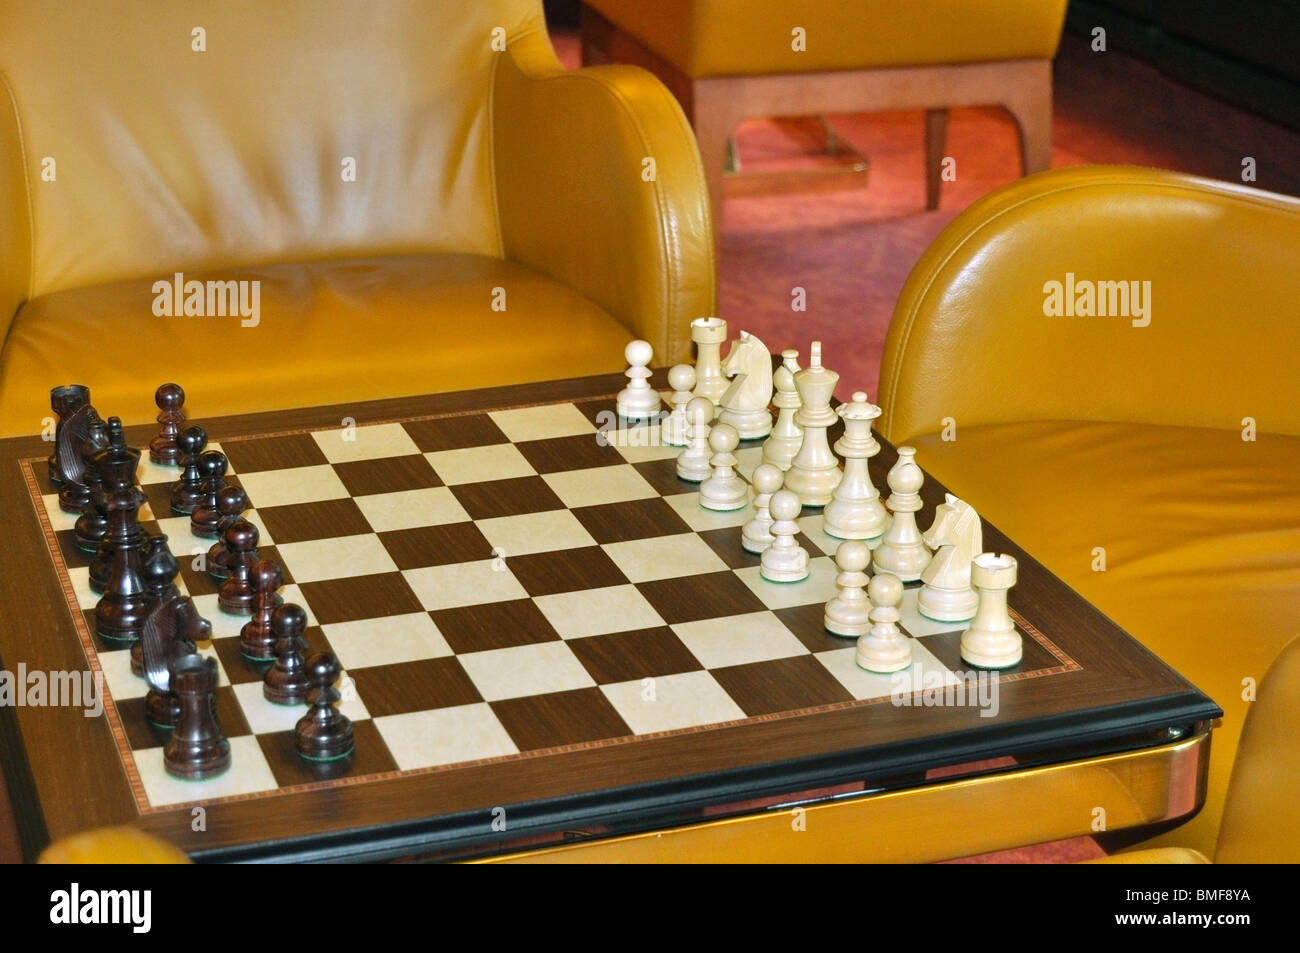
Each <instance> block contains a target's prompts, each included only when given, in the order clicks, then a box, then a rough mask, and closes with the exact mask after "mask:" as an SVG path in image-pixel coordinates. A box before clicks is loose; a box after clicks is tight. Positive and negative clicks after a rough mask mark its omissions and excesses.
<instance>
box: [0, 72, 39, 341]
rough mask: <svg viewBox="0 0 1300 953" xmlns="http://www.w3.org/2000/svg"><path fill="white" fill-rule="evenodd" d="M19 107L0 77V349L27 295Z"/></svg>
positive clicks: (27, 228)
mask: <svg viewBox="0 0 1300 953" xmlns="http://www.w3.org/2000/svg"><path fill="white" fill-rule="evenodd" d="M27 158H28V157H27V156H26V154H25V150H24V148H23V140H22V130H21V128H20V127H19V124H18V105H17V103H16V102H15V100H14V96H13V91H12V89H10V87H9V80H8V78H7V77H6V76H5V75H4V74H3V73H0V346H2V345H3V342H4V340H5V337H6V336H7V335H8V333H9V326H10V324H12V323H13V319H14V315H15V314H17V313H18V309H19V308H20V307H21V306H22V304H23V302H24V301H26V300H27V298H28V296H29V294H30V288H29V285H30V283H31V271H32V217H31V194H30V191H29V189H30V186H29V178H28V174H29V171H30V170H29V168H28V166H27Z"/></svg>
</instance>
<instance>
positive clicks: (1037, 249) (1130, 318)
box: [880, 166, 1300, 443]
mask: <svg viewBox="0 0 1300 953" xmlns="http://www.w3.org/2000/svg"><path fill="white" fill-rule="evenodd" d="M1297 259H1300V200H1297V199H1294V198H1289V197H1284V196H1280V195H1272V194H1269V193H1266V192H1261V191H1258V190H1256V189H1251V188H1247V187H1244V186H1239V185H1233V184H1230V183H1227V182H1217V181H1211V180H1208V179H1201V178H1196V177H1193V176H1188V175H1181V174H1178V173H1173V172H1164V171H1160V170H1157V169H1140V168H1130V167H1118V166H1084V167H1079V168H1070V169H1059V170H1055V171H1052V172H1045V173H1042V174H1040V175H1035V176H1031V177H1029V178H1027V179H1023V180H1021V181H1020V182H1017V183H1015V184H1014V185H1011V186H1009V187H1007V188H1004V189H1000V190H999V191H997V192H995V193H993V194H992V195H990V196H988V197H986V198H984V199H983V200H981V201H979V202H976V203H975V204H974V205H972V206H971V207H970V208H969V209H967V210H966V211H965V212H963V213H962V214H961V215H959V216H957V218H956V219H954V220H953V222H952V223H951V224H950V225H949V226H948V227H947V228H946V229H945V230H944V231H943V232H942V233H941V234H940V236H939V237H938V238H937V239H936V240H935V242H934V244H933V245H931V246H930V248H929V249H928V250H927V251H926V253H925V254H924V255H922V256H921V260H920V261H919V262H918V263H917V265H916V267H915V268H914V269H913V271H912V273H911V275H910V276H909V277H908V279H907V282H906V284H905V285H904V286H903V291H902V293H901V295H900V296H899V300H898V305H897V307H896V309H895V311H894V317H893V322H892V324H891V325H890V329H889V335H888V337H887V339H886V342H885V354H884V360H883V364H882V367H881V374H880V403H881V404H882V406H883V408H884V414H883V415H882V417H881V420H880V428H881V432H882V433H884V434H885V435H886V436H887V437H889V438H890V439H891V440H893V441H894V442H895V443H897V442H899V441H907V440H910V439H912V438H914V437H916V436H919V435H922V434H927V433H936V432H938V431H940V430H941V429H943V427H944V424H943V422H942V421H943V420H944V418H948V417H951V418H953V419H954V420H955V421H956V425H957V428H958V434H960V428H961V427H963V426H972V425H979V424H997V423H1018V422H1023V421H1032V420H1081V421H1101V422H1118V423H1150V424H1166V425H1174V426H1187V427H1215V428H1222V429H1239V428H1241V427H1242V426H1243V424H1242V420H1243V418H1245V417H1251V418H1253V419H1254V420H1255V422H1256V427H1257V429H1258V431H1259V432H1261V433H1280V434H1300V271H1297V269H1296V267H1295V262H1296V261H1297ZM1058 286H1059V294H1058V293H1057V292H1058Z"/></svg>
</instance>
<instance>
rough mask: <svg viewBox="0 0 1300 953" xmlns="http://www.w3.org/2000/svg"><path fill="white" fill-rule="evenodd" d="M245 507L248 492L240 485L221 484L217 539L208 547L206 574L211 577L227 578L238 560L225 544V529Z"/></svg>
mask: <svg viewBox="0 0 1300 953" xmlns="http://www.w3.org/2000/svg"><path fill="white" fill-rule="evenodd" d="M247 509H248V494H247V493H245V492H244V488H243V487H242V486H223V487H222V488H221V491H220V492H219V493H218V494H217V512H218V513H220V514H221V522H219V523H218V524H217V541H216V542H215V543H213V544H212V545H211V546H210V547H209V548H208V558H207V570H208V575H209V576H211V577H212V578H213V579H228V578H229V577H230V571H231V570H232V569H233V568H234V567H235V564H236V563H237V562H238V561H239V560H238V557H237V556H236V555H235V554H234V553H232V552H231V551H230V547H228V546H227V545H226V530H228V529H230V527H231V526H232V525H234V524H235V523H236V522H238V520H239V518H240V516H242V515H243V514H244V511H245V510H247Z"/></svg>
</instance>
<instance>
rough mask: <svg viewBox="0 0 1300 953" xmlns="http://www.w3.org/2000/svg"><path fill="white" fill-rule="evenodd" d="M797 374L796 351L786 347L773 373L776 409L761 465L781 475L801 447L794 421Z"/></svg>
mask: <svg viewBox="0 0 1300 953" xmlns="http://www.w3.org/2000/svg"><path fill="white" fill-rule="evenodd" d="M797 373H799V352H798V351H796V350H795V349H794V348H792V347H788V348H786V349H785V350H784V351H782V352H781V366H780V367H778V368H777V369H776V371H774V372H773V374H772V384H773V385H774V386H775V387H776V396H775V397H773V398H772V403H773V404H774V405H775V406H776V408H777V415H776V423H775V424H774V425H773V426H772V436H770V437H768V438H767V442H766V443H764V444H763V462H764V463H771V464H773V465H775V466H778V467H780V468H781V471H782V472H785V471H786V470H789V469H790V461H791V460H793V459H794V455H795V454H796V453H798V452H799V448H800V447H801V446H803V428H802V427H800V426H799V425H798V424H797V423H795V421H794V414H795V411H796V410H798V409H799V408H800V407H802V406H803V401H801V400H800V399H799V391H798V389H797V388H796V387H795V386H794V375H795V374H797Z"/></svg>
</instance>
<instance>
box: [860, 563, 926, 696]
mask: <svg viewBox="0 0 1300 953" xmlns="http://www.w3.org/2000/svg"><path fill="white" fill-rule="evenodd" d="M867 598H868V599H870V600H871V616H870V618H871V628H870V629H869V630H868V631H867V634H866V635H864V636H862V637H861V638H859V639H858V652H857V662H858V668H864V669H866V670H867V671H868V672H879V673H881V674H884V675H888V674H889V673H891V672H901V671H902V670H903V669H905V668H907V667H908V666H909V665H911V664H912V642H911V640H910V639H909V638H908V637H907V636H905V635H904V634H903V630H902V629H900V628H899V627H898V620H899V619H901V618H902V617H903V614H902V613H901V612H899V611H898V604H899V603H900V602H902V601H903V581H902V580H901V579H899V578H898V577H897V576H895V575H893V574H892V573H887V572H882V573H878V574H877V575H875V576H873V577H872V578H871V584H870V585H869V586H867Z"/></svg>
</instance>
